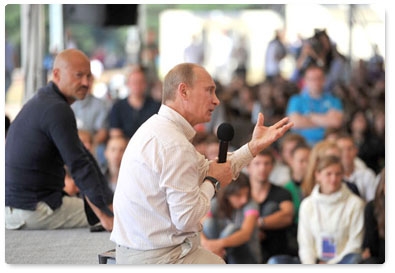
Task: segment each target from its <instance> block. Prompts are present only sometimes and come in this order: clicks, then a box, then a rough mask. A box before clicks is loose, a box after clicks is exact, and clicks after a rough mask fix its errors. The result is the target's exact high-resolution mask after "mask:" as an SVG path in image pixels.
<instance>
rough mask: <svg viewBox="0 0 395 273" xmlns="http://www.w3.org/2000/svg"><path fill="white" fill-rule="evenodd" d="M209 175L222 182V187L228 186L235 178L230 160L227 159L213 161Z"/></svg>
mask: <svg viewBox="0 0 395 273" xmlns="http://www.w3.org/2000/svg"><path fill="white" fill-rule="evenodd" d="M207 175H209V176H212V177H214V178H215V179H217V180H218V181H219V182H220V183H221V187H226V186H227V185H228V184H229V183H230V182H231V181H232V178H233V173H232V169H231V167H230V161H226V162H225V163H217V162H215V161H212V162H211V163H210V166H209V169H208V172H207Z"/></svg>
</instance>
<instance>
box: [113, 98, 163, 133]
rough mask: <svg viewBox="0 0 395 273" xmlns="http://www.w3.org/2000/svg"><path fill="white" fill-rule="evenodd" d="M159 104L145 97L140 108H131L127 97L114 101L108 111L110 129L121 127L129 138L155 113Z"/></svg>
mask: <svg viewBox="0 0 395 273" xmlns="http://www.w3.org/2000/svg"><path fill="white" fill-rule="evenodd" d="M160 106H161V104H160V103H159V102H157V101H154V100H153V99H152V98H151V97H147V98H146V100H145V102H144V105H143V107H142V108H141V109H135V108H133V107H132V106H131V105H130V104H129V102H128V98H125V99H122V100H119V101H117V102H116V103H114V105H113V107H112V109H111V112H110V129H111V128H118V129H121V130H122V131H123V133H124V135H125V136H126V137H127V138H131V137H132V136H133V135H134V133H135V132H136V131H137V129H138V128H139V127H140V126H141V125H142V124H143V123H144V122H145V121H146V120H147V119H149V118H150V117H151V116H152V115H154V114H157V113H158V111H159V108H160Z"/></svg>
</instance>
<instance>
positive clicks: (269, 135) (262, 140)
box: [248, 113, 293, 157]
mask: <svg viewBox="0 0 395 273" xmlns="http://www.w3.org/2000/svg"><path fill="white" fill-rule="evenodd" d="M264 120H265V119H264V116H263V114H262V113H259V114H258V120H257V122H256V125H255V128H254V131H253V133H252V138H251V140H250V142H249V143H248V147H249V148H250V151H251V153H252V155H253V156H254V157H255V156H256V155H257V154H258V153H259V152H260V151H262V150H264V149H265V148H267V147H269V146H270V145H271V144H272V143H273V142H275V141H276V140H277V139H279V138H280V137H282V136H283V135H284V134H285V132H287V131H288V130H289V129H290V128H291V127H292V126H293V122H289V119H288V118H287V117H285V118H283V119H282V120H280V121H278V122H276V123H275V124H273V125H272V126H269V127H267V126H264V125H263V124H264Z"/></svg>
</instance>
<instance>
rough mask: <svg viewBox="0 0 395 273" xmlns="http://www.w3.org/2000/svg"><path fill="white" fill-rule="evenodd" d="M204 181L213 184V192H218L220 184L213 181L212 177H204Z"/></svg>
mask: <svg viewBox="0 0 395 273" xmlns="http://www.w3.org/2000/svg"><path fill="white" fill-rule="evenodd" d="M204 180H208V181H210V182H211V183H212V184H213V186H214V190H215V192H218V191H219V190H220V187H221V183H220V182H219V181H218V180H217V179H215V178H214V177H212V176H206V177H205V178H204Z"/></svg>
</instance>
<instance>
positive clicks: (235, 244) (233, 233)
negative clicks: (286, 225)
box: [200, 173, 261, 264]
mask: <svg viewBox="0 0 395 273" xmlns="http://www.w3.org/2000/svg"><path fill="white" fill-rule="evenodd" d="M258 216H259V211H258V205H257V204H256V203H255V202H254V201H253V200H252V199H251V193H250V182H249V181H248V177H247V175H245V174H243V173H240V175H239V177H238V178H237V179H236V180H234V181H232V182H231V183H230V184H229V185H228V186H227V187H226V188H225V189H223V190H220V191H219V192H218V193H217V196H216V197H215V198H213V199H212V201H211V209H210V211H209V212H208V214H207V216H206V217H205V219H204V220H203V232H201V236H200V238H201V242H202V246H203V247H205V248H206V249H208V250H211V251H212V252H214V253H216V254H217V255H219V256H221V257H222V258H224V260H225V261H226V262H227V263H228V264H256V263H260V262H261V252H260V245H259V240H258V228H257V225H256V224H257V219H258Z"/></svg>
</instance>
